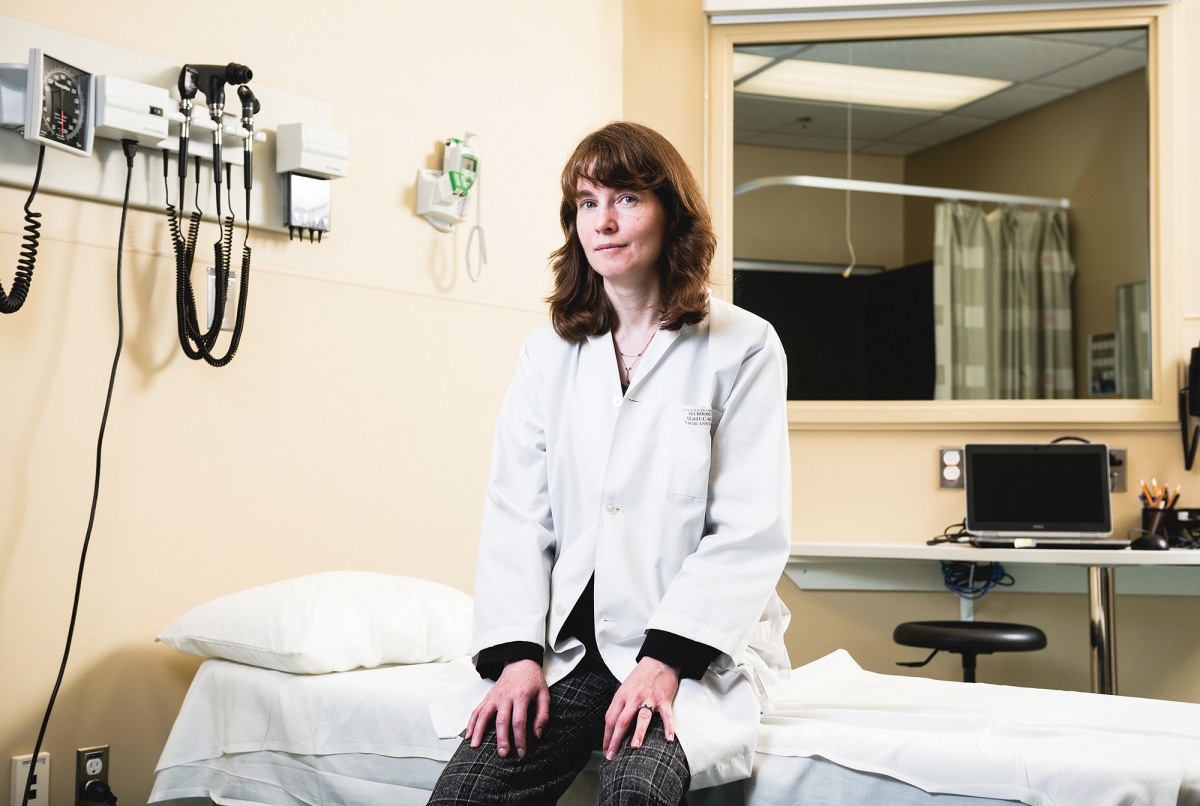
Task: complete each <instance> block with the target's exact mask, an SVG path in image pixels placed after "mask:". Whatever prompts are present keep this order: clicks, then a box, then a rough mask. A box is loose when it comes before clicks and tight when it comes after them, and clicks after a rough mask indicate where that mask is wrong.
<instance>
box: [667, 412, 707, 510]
mask: <svg viewBox="0 0 1200 806" xmlns="http://www.w3.org/2000/svg"><path fill="white" fill-rule="evenodd" d="M670 420H671V421H670V422H669V423H668V424H667V436H668V439H669V440H670V442H669V447H670V454H669V461H670V462H671V466H670V473H669V475H668V480H667V492H670V493H675V494H677V495H686V496H690V497H692V498H708V477H709V471H710V470H711V467H712V423H713V410H712V409H710V408H707V407H705V406H680V407H679V408H677V409H675V410H674V411H672V412H670Z"/></svg>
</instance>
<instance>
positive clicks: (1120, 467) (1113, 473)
mask: <svg viewBox="0 0 1200 806" xmlns="http://www.w3.org/2000/svg"><path fill="white" fill-rule="evenodd" d="M1127 467H1129V460H1128V459H1127V458H1126V450H1125V449H1124V448H1111V447H1110V448H1109V449H1108V479H1109V482H1110V483H1109V485H1108V486H1109V489H1110V490H1112V491H1113V492H1114V493H1123V492H1126V491H1127V490H1128V489H1129V487H1128V486H1127V485H1126V482H1125V470H1126V468H1127Z"/></svg>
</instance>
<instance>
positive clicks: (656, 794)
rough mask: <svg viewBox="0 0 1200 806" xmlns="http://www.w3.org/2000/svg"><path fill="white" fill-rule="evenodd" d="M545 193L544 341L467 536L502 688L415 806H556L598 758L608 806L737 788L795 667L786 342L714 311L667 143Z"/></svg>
mask: <svg viewBox="0 0 1200 806" xmlns="http://www.w3.org/2000/svg"><path fill="white" fill-rule="evenodd" d="M562 193H563V200H562V206H561V212H560V217H561V220H562V228H563V232H564V234H565V235H566V243H565V244H564V245H563V246H562V248H561V249H559V250H558V251H557V252H556V253H555V254H554V256H553V271H554V280H555V285H554V292H553V294H552V295H551V296H550V298H549V303H550V316H551V325H549V326H547V327H546V328H543V329H542V330H540V331H538V332H537V333H535V334H534V335H533V336H531V337H530V338H529V339H528V341H526V342H525V345H524V347H523V348H522V350H521V355H520V358H519V361H518V367H517V374H516V378H515V379H514V380H513V383H512V387H511V388H510V389H509V392H508V396H507V398H506V400H505V402H504V407H503V409H502V410H501V413H500V417H499V422H498V424H497V427H496V441H495V447H494V455H493V461H492V471H491V480H490V482H489V484H488V489H487V498H486V503H485V510H484V521H483V530H482V536H481V538H480V547H479V565H478V571H477V579H476V585H475V622H474V640H473V651H474V652H475V653H477V654H476V666H477V668H478V670H479V672H480V675H481V676H482V677H484V678H490V679H491V680H495V681H496V682H495V685H493V686H492V687H491V688H490V690H489V691H488V692H487V694H486V696H484V697H483V700H482V702H479V701H478V696H479V694H478V689H476V693H475V695H474V701H473V702H471V703H469V704H467V705H466V708H464V709H462V711H461V713H463V714H464V716H465V713H466V710H467V709H468V708H470V707H471V705H475V704H476V703H477V705H476V707H475V708H474V711H473V712H471V715H470V718H469V720H468V722H467V725H466V733H465V736H466V740H465V741H464V742H463V743H462V744H461V745H460V746H459V748H458V750H457V751H456V752H455V754H454V757H453V758H452V759H451V760H450V762H449V764H448V765H447V767H446V769H445V771H444V772H443V773H442V776H441V778H440V779H439V780H438V783H437V786H436V788H435V790H434V792H433V795H432V797H431V799H430V803H431V804H451V803H453V804H485V803H486V804H500V803H506V804H507V803H514V804H515V803H521V804H548V805H552V804H554V803H555V802H556V801H557V800H558V798H559V796H560V795H562V794H563V792H564V791H565V790H566V789H567V787H568V786H569V785H570V783H571V781H572V780H573V779H574V778H575V776H576V775H577V774H578V773H579V772H580V771H581V770H582V769H583V768H584V766H585V765H586V764H587V763H588V761H589V759H590V757H591V755H592V751H593V750H595V749H601V750H602V751H603V753H604V760H603V761H602V763H601V765H600V803H601V804H602V805H604V804H618V803H620V804H641V803H653V804H662V806H678V804H680V803H681V802H682V800H683V797H684V794H685V793H686V792H687V790H688V789H689V787H691V788H700V787H705V786H712V785H715V784H719V783H724V782H726V781H732V780H737V779H740V778H746V777H748V776H749V775H750V772H751V764H752V759H753V754H754V743H755V738H756V735H757V732H758V724H759V714H760V712H761V710H762V708H763V706H764V705H765V704H766V701H767V700H768V698H769V697H770V696H771V694H772V693H774V692H775V691H776V690H778V689H779V688H780V687H781V686H782V685H784V684H785V683H786V678H787V673H788V670H789V668H790V664H789V663H788V657H787V651H786V649H785V648H784V645H783V632H784V629H785V628H786V626H787V621H788V618H789V615H788V612H787V610H786V608H784V606H783V604H782V602H780V601H779V599H778V597H776V595H775V585H776V583H777V581H778V580H779V576H780V573H781V572H782V571H783V567H784V564H785V562H786V559H787V556H788V549H789V525H790V519H791V511H790V509H791V508H790V501H789V499H790V495H791V482H790V465H789V458H788V439H787V417H786V412H785V402H786V396H785V379H786V377H787V372H786V366H785V363H784V361H785V360H784V354H783V350H782V348H781V346H780V343H779V339H778V337H777V336H776V335H775V332H774V330H773V329H772V328H771V326H770V325H769V324H768V323H767V322H765V321H764V320H762V319H760V318H758V317H757V316H754V315H752V314H750V313H747V312H746V311H743V310H740V309H738V308H735V307H734V306H732V305H730V304H728V303H726V302H722V301H720V300H718V299H715V298H713V297H711V296H710V295H709V293H708V288H707V283H708V278H709V264H710V262H711V261H712V257H713V253H714V251H715V245H716V239H715V237H714V235H713V232H712V227H711V224H710V221H709V216H708V211H707V208H706V206H705V203H704V200H703V198H702V196H701V193H700V189H699V187H698V186H697V183H696V181H695V179H694V178H693V177H692V175H691V172H690V171H689V170H688V168H687V165H686V164H685V163H684V161H683V158H682V157H681V156H680V155H679V152H677V151H676V150H675V148H674V147H673V146H672V145H671V144H670V143H668V142H667V140H666V139H665V138H663V137H662V136H661V135H660V134H658V133H657V132H655V131H653V130H651V129H649V128H646V127H645V126H640V125H637V124H633V123H612V124H610V125H608V126H605V127H604V128H602V129H600V130H598V131H596V132H593V133H592V134H590V135H588V136H587V137H586V138H585V139H584V140H583V141H582V142H581V143H580V144H579V146H578V147H577V148H576V149H575V153H574V154H573V155H572V156H571V158H570V160H569V161H568V162H567V165H566V167H565V168H564V170H563V174H562ZM455 728H456V729H457V730H461V729H462V726H461V724H459V725H456V726H455Z"/></svg>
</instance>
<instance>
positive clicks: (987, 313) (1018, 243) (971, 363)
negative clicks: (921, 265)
mask: <svg viewBox="0 0 1200 806" xmlns="http://www.w3.org/2000/svg"><path fill="white" fill-rule="evenodd" d="M933 270H934V316H935V325H934V327H935V338H934V340H935V346H936V351H937V386H936V389H935V395H934V396H935V398H936V399H938V400H966V399H977V400H995V399H1001V400H1009V399H1041V398H1072V397H1074V396H1075V375H1074V361H1073V345H1072V337H1071V333H1072V327H1071V282H1072V280H1073V279H1074V276H1075V265H1074V263H1073V262H1072V261H1071V255H1070V249H1069V245H1068V240H1067V214H1066V211H1065V210H1045V209H1039V210H1017V209H1014V208H1011V207H1001V208H998V209H996V210H994V211H992V212H991V213H987V214H985V213H984V212H983V211H982V210H981V209H980V208H978V207H971V206H969V205H965V204H962V203H960V202H942V203H940V204H938V205H937V206H936V208H935V228H934V259H933Z"/></svg>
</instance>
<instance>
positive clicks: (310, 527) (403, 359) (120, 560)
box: [0, 0, 699, 806]
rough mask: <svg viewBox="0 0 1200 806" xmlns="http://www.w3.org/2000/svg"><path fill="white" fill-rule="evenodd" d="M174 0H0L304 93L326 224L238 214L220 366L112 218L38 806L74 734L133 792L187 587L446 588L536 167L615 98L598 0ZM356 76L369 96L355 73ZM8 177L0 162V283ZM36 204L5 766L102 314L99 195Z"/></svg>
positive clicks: (2, 525) (173, 667)
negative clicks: (74, 606) (180, 319)
mask: <svg viewBox="0 0 1200 806" xmlns="http://www.w3.org/2000/svg"><path fill="white" fill-rule="evenodd" d="M194 11H195V10H194V9H193V8H190V7H186V8H185V7H184V6H182V5H178V6H170V5H168V6H163V5H161V4H154V3H149V2H144V0H134V2H130V3H124V4H121V5H120V7H119V8H118V7H115V6H114V7H112V8H111V9H109V12H107V13H103V14H99V13H96V12H95V8H94V7H93V6H92V5H91V4H88V3H85V2H82V1H81V0H65V2H62V3H57V4H33V5H30V4H27V3H17V2H0V13H3V14H8V15H12V16H16V17H20V18H23V19H27V20H30V21H32V22H36V23H40V24H44V25H48V26H54V27H58V28H62V29H65V30H68V31H70V32H72V33H76V34H80V35H84V36H89V37H93V38H96V39H99V40H102V41H104V42H109V43H113V44H117V45H122V46H125V47H128V48H132V49H135V50H139V51H143V52H150V53H152V54H154V55H156V56H160V57H165V58H170V59H173V60H176V61H179V62H183V61H193V62H202V63H203V62H221V61H228V60H230V59H236V60H239V61H244V62H247V63H249V64H250V65H251V67H253V69H254V71H255V78H256V81H258V82H261V83H262V84H263V85H267V86H272V87H276V88H279V89H283V90H289V91H292V92H296V93H300V94H303V95H307V96H310V97H314V98H318V99H321V100H324V101H328V102H329V103H331V104H332V107H333V125H334V127H335V128H338V129H341V130H344V131H347V132H349V134H350V142H351V146H352V158H351V168H350V176H349V177H347V178H345V179H340V180H338V181H337V182H336V183H335V185H334V189H333V195H334V208H335V209H334V222H335V227H336V230H335V232H334V233H333V236H332V237H331V238H329V239H326V240H325V242H324V243H322V244H320V245H312V246H310V245H308V244H307V243H305V244H303V245H301V244H299V243H289V242H288V240H287V237H286V235H284V236H279V235H273V234H260V233H256V234H255V235H254V236H253V237H252V239H251V240H252V244H253V246H254V249H255V251H254V261H255V270H254V272H253V282H252V286H251V295H250V298H249V311H248V320H247V327H246V332H245V336H244V339H243V341H242V347H241V350H240V351H239V354H238V356H237V359H236V360H235V361H234V362H233V363H232V364H231V365H230V366H228V367H226V368H224V369H220V370H216V369H212V368H210V367H208V366H206V365H203V364H195V363H193V362H190V361H187V360H186V359H185V358H184V357H183V356H182V355H181V354H180V350H179V346H178V344H177V343H176V341H175V333H174V329H175V325H174V299H173V263H172V260H171V258H170V257H169V244H168V241H167V236H166V232H165V229H164V226H163V224H164V219H163V217H161V216H156V215H149V214H143V213H134V214H132V215H131V217H130V228H129V235H128V240H127V246H128V247H129V249H128V253H127V256H126V257H127V263H126V277H125V284H124V289H125V294H126V313H127V339H126V343H125V355H124V359H123V362H122V365H121V369H120V372H119V375H118V378H117V384H116V391H115V393H114V399H113V410H112V415H111V417H110V420H109V427H108V434H107V440H106V445H105V462H104V483H103V487H102V494H101V499H100V505H99V509H98V512H97V519H96V527H95V533H94V535H93V538H92V547H91V553H90V556H89V561H88V573H87V581H86V584H85V586H84V590H83V598H82V603H81V610H80V617H79V623H78V628H77V632H76V641H75V648H74V651H73V653H72V658H71V664H70V666H69V668H68V671H67V675H66V679H65V682H64V685H63V691H62V694H61V696H60V698H59V705H58V707H57V710H56V712H55V716H54V719H53V721H52V722H51V725H50V730H49V733H48V738H47V745H46V748H47V749H48V750H49V751H50V752H51V753H52V755H53V758H54V770H55V772H54V781H53V785H52V790H53V792H52V794H53V802H54V803H55V804H56V806H66V804H70V803H72V802H73V801H72V795H71V782H72V780H73V775H74V772H73V769H74V751H75V748H78V747H86V746H89V745H93V744H99V743H110V744H111V745H112V764H113V766H112V779H111V782H112V785H113V787H114V789H115V790H116V792H117V794H118V796H119V797H120V799H121V802H122V803H123V804H124V803H129V804H136V803H139V802H140V803H145V801H146V797H147V796H148V794H149V789H150V785H151V781H152V774H153V768H154V765H155V763H156V761H157V759H158V754H159V753H160V752H161V749H162V746H163V743H164V741H165V739H166V736H167V732H168V730H169V729H170V726H171V723H172V721H173V719H174V717H175V714H176V713H177V712H178V709H179V705H180V702H181V701H182V698H183V694H184V692H185V691H186V689H187V686H188V684H189V682H190V680H191V676H192V674H193V673H194V670H195V668H196V666H197V665H198V662H197V661H196V660H194V659H191V658H185V657H182V656H179V655H176V654H175V653H173V652H171V651H170V650H167V649H165V648H164V647H162V646H161V645H155V644H154V643H153V639H154V636H155V634H157V633H158V632H159V631H160V630H161V629H162V628H163V627H165V626H166V625H167V624H168V623H170V622H171V620H172V619H174V618H175V617H176V616H178V615H179V614H181V613H182V612H184V611H185V610H187V609H188V608H191V607H193V606H194V605H197V604H200V603H201V602H204V601H207V600H209V599H212V598H214V597H216V596H219V595H222V594H225V593H229V592H232V591H236V590H240V589H244V588H246V587H250V586H254V585H259V584H263V583H266V582H270V581H274V580H279V579H284V578H288V577H293V576H298V575H301V574H305V573H312V572H317V571H324V570H329V569H339V568H344V569H367V570H381V571H387V572H392V573H398V574H411V575H414V576H420V577H427V578H431V579H436V580H440V581H442V582H446V583H449V584H451V585H454V586H457V587H459V588H461V589H463V590H466V591H470V590H471V588H472V586H473V584H474V565H475V549H476V543H477V540H478V527H479V518H480V513H481V510H482V500H483V490H484V483H485V479H486V474H487V467H488V462H489V459H490V453H491V437H492V428H493V425H494V422H495V413H496V411H497V410H498V408H499V405H500V401H501V399H502V397H503V395H504V392H505V390H506V388H507V386H508V383H509V381H510V379H511V377H512V371H513V368H514V367H515V365H516V355H517V350H518V348H519V346H520V344H521V342H522V340H523V339H524V338H525V337H526V336H527V335H528V334H529V333H530V332H532V331H533V330H534V329H536V328H537V327H539V326H541V325H542V324H543V323H544V322H545V313H544V307H543V304H542V302H541V298H542V296H543V295H544V294H545V293H546V291H547V289H548V273H547V271H546V256H547V254H548V253H549V252H551V251H552V250H553V249H554V248H556V247H557V246H558V244H559V243H560V238H561V235H560V232H559V229H558V224H557V207H558V174H559V171H560V170H561V168H562V164H563V163H564V161H565V160H566V157H567V155H568V154H569V153H570V151H571V149H572V148H573V147H574V144H575V143H576V141H577V140H578V139H579V138H580V137H581V136H582V135H583V134H585V133H586V132H587V131H588V130H589V129H591V128H594V127H595V126H597V125H600V124H603V123H605V122H607V121H609V120H612V119H615V118H618V117H620V116H621V97H622V86H621V81H622V69H621V63H620V58H619V54H620V50H621V42H622V22H621V4H620V2H618V0H587V1H586V2H572V3H561V2H554V0H547V1H546V2H532V1H531V2H525V3H523V4H522V5H521V8H520V10H519V11H518V10H516V9H515V8H513V7H512V6H510V5H507V4H495V3H487V2H481V1H471V2H465V3H457V4H455V5H454V6H453V7H450V6H445V5H443V4H441V3H433V2H425V3H366V2H359V3H349V4H343V5H341V6H339V8H338V12H337V15H336V27H337V28H338V30H337V31H332V30H331V27H330V25H329V16H328V13H329V9H328V7H327V6H326V5H322V4H317V3H305V2H301V3H299V4H296V3H292V4H286V6H285V5H280V4H278V3H258V4H248V5H244V6H239V7H238V9H237V14H236V16H237V24H223V25H221V26H220V32H219V35H218V36H212V35H211V32H210V30H209V29H208V27H207V26H205V25H202V24H199V23H198V22H197V18H196V16H195V13H194ZM323 20H324V21H325V22H322V21H323ZM167 32H169V33H170V35H169V36H167V35H164V34H165V33H167ZM564 32H571V35H570V36H564ZM331 34H335V35H331ZM36 44H37V43H32V42H31V43H30V45H31V46H32V45H36ZM464 54H465V55H464ZM11 55H12V54H10V56H11ZM17 56H18V57H19V54H17ZM0 58H3V59H7V58H9V57H8V56H4V55H3V54H0ZM372 73H373V74H374V76H376V77H379V76H382V77H383V80H384V82H385V84H386V86H387V88H388V90H389V91H391V92H392V93H394V95H392V96H390V97H389V96H387V95H384V94H381V92H380V90H379V88H378V83H377V80H376V79H375V78H373V79H372V80H371V82H370V83H367V82H365V81H363V80H362V79H363V78H364V76H366V75H369V74H372ZM433 79H436V81H434V80H433ZM696 106H697V107H698V106H699V100H697V102H696ZM468 129H469V130H471V131H475V132H478V133H479V134H480V135H481V142H480V148H481V152H482V155H483V160H484V169H485V175H486V179H485V181H484V182H483V185H482V187H483V192H484V194H485V205H486V210H485V212H486V223H487V225H488V247H489V253H490V258H491V263H490V265H489V266H488V267H487V268H486V270H485V272H484V275H483V281H482V282H481V283H479V284H478V285H475V284H472V283H471V282H470V281H469V280H468V279H467V278H466V276H465V273H464V267H463V260H462V256H463V250H464V248H465V241H466V232H461V233H460V234H458V235H442V234H439V233H436V232H435V231H434V230H433V228H432V227H430V226H429V225H428V224H427V223H425V222H424V221H423V220H421V219H418V218H416V217H415V216H414V215H413V213H412V200H413V190H412V185H413V183H414V177H415V174H416V171H417V169H418V168H421V167H426V166H427V165H431V164H437V161H438V160H439V159H440V157H439V156H438V141H439V140H440V139H442V138H443V137H446V136H450V135H460V136H461V134H462V133H463V132H464V131H466V130H468ZM697 142H699V140H698V139H697ZM24 198H25V193H24V192H23V191H20V190H16V189H11V188H0V256H4V257H3V258H2V259H0V265H2V266H3V268H2V269H0V277H2V278H3V282H4V283H5V287H6V288H7V287H8V284H9V283H10V282H11V278H12V267H13V266H14V265H15V261H16V255H17V252H18V243H19V241H18V237H17V236H18V234H19V232H20V226H21V220H20V208H21V205H22V204H23V203H24ZM34 207H35V209H38V210H41V211H42V212H43V213H44V218H43V219H42V220H43V222H44V229H43V232H44V233H45V235H44V238H43V243H42V250H41V253H40V254H39V258H38V267H37V274H36V275H35V278H34V283H33V289H32V293H31V296H30V298H29V302H28V303H27V305H26V306H25V309H24V310H22V311H21V312H20V313H18V314H16V315H14V316H5V317H0V318H2V320H3V321H0V371H2V372H3V374H4V378H3V382H0V412H3V415H2V417H0V419H2V420H3V425H2V426H0V692H3V693H2V694H0V759H3V763H0V791H3V792H7V791H8V778H9V764H8V761H7V759H8V757H9V756H10V755H14V754H17V753H27V752H29V751H30V750H31V749H32V747H33V742H34V739H35V738H36V735H37V725H38V722H39V720H40V718H41V714H42V709H43V708H44V706H45V702H46V698H47V696H48V695H49V693H50V686H51V684H52V683H53V679H54V674H55V673H56V671H57V668H58V663H59V659H60V657H61V647H62V641H63V638H64V636H65V631H66V625H67V617H68V615H69V609H70V602H71V591H72V587H73V584H74V579H75V570H76V564H77V561H78V556H79V547H80V543H81V540H82V537H83V531H84V527H85V525H86V522H87V514H88V512H87V510H88V504H89V497H90V494H91V479H92V461H93V457H94V451H95V436H96V433H95V432H96V428H97V425H98V423H99V418H100V411H101V407H102V404H103V402H104V401H103V394H104V389H105V384H106V382H107V373H108V370H109V366H110V362H111V358H112V349H113V347H114V345H115V339H116V322H115V313H114V305H113V291H114V282H113V269H114V257H115V247H116V235H117V221H118V212H119V211H118V210H116V209H114V208H112V207H110V206H106V205H100V204H92V203H81V202H76V201H71V200H66V199H62V198H55V197H52V196H49V195H46V194H43V195H41V196H39V198H38V199H37V201H36V202H35V205H34ZM213 232H214V230H213V229H212V228H211V227H209V226H206V229H205V231H204V233H203V235H202V241H203V240H204V239H206V238H211V237H212V234H213ZM208 242H209V241H204V243H205V244H207V243H208ZM204 248H207V247H204Z"/></svg>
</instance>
